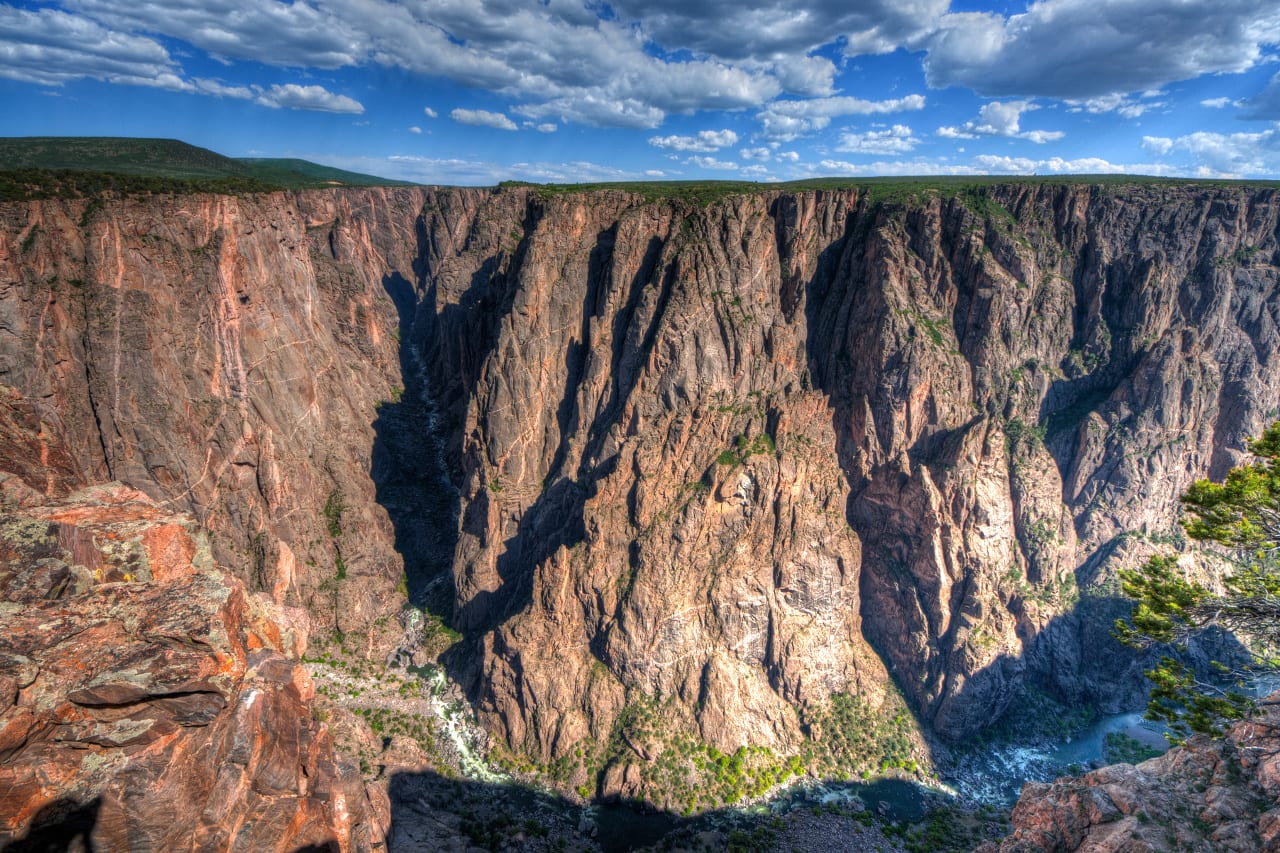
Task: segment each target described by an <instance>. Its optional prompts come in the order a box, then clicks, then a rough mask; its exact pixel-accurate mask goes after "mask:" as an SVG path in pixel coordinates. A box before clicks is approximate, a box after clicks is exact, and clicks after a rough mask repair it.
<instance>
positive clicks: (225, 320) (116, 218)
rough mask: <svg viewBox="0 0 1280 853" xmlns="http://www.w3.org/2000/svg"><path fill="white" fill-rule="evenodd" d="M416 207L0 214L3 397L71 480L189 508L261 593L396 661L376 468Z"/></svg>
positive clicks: (294, 201)
mask: <svg viewBox="0 0 1280 853" xmlns="http://www.w3.org/2000/svg"><path fill="white" fill-rule="evenodd" d="M424 196H425V194H424V192H422V191H419V190H400V189H396V190H389V189H388V190H378V189H375V190H359V191H348V192H342V193H338V192H313V193H297V194H283V193H281V194H269V195H250V196H244V197H237V196H156V197H133V198H125V199H106V200H104V199H93V200H84V199H76V200H47V201H34V202H30V203H28V204H21V205H4V206H0V383H3V384H5V385H8V386H11V387H12V388H15V389H16V393H18V394H19V396H20V397H22V398H23V399H24V400H26V401H27V404H28V405H30V406H31V407H33V409H34V411H35V414H36V417H37V418H38V420H39V421H40V423H41V424H42V426H41V430H42V432H43V433H45V434H47V437H48V441H50V442H52V441H55V440H65V442H66V445H67V446H68V448H69V452H70V456H71V460H72V462H71V464H73V465H74V470H75V474H76V476H77V477H79V478H80V479H82V480H84V481H86V482H106V481H110V480H119V481H123V482H127V483H129V484H130V485H131V486H133V487H135V488H137V489H141V490H142V491H144V492H146V493H147V494H148V495H149V496H151V497H152V498H154V499H156V500H159V501H162V502H164V504H165V505H166V506H168V507H171V508H174V509H178V510H183V511H187V512H191V513H192V514H193V515H194V516H195V517H196V519H197V521H198V523H199V524H200V525H201V526H202V527H203V528H205V529H207V530H208V531H210V533H211V535H212V542H213V547H214V554H215V557H216V558H217V560H218V562H219V564H221V565H222V566H224V567H226V568H227V569H228V570H229V571H234V572H235V573H237V574H238V575H240V577H241V579H242V580H243V581H244V582H245V583H246V584H247V585H248V586H249V587H250V589H251V590H254V591H266V592H268V593H270V594H271V595H272V597H273V598H274V599H275V600H276V601H278V602H280V603H282V604H289V605H302V606H306V607H307V608H308V609H309V610H310V611H311V612H312V614H313V616H314V617H315V622H316V627H317V630H325V631H334V630H338V631H358V632H361V633H362V635H363V636H365V637H366V638H367V640H366V642H367V644H368V645H369V648H370V650H371V652H372V651H373V650H374V649H377V650H378V651H379V652H380V653H383V652H385V649H386V648H387V647H389V646H391V645H393V644H394V642H396V636H395V633H396V631H395V630H393V629H395V627H396V626H395V622H394V618H391V619H390V620H388V618H386V617H388V614H389V615H390V617H394V616H395V614H396V610H397V606H396V603H397V602H398V601H401V600H403V599H402V596H400V595H399V594H398V593H397V592H396V588H397V586H400V585H401V580H402V568H401V560H400V557H399V556H398V555H397V553H396V552H395V550H394V539H393V533H392V529H391V525H390V522H389V521H388V519H387V515H386V513H385V511H383V510H382V509H381V508H380V507H379V506H378V505H377V503H376V502H375V487H374V484H373V483H372V481H371V480H370V465H371V459H370V454H371V448H372V446H373V444H374V438H375V430H374V423H375V421H376V419H377V412H378V406H379V404H380V403H383V402H388V401H391V400H392V399H393V398H395V397H397V396H398V395H399V393H400V389H401V386H402V380H401V378H400V345H399V336H400V326H401V312H402V311H403V312H408V313H412V310H413V304H414V300H415V297H414V285H413V281H414V278H415V274H414V272H413V264H414V261H415V258H416V257H417V254H418V248H417V246H418V239H417V233H416V231H415V225H416V222H417V217H418V211H419V209H420V208H421V206H422V202H423V198H424ZM397 300H398V302H397ZM375 623H379V625H380V626H382V627H377V626H375ZM388 623H389V624H388Z"/></svg>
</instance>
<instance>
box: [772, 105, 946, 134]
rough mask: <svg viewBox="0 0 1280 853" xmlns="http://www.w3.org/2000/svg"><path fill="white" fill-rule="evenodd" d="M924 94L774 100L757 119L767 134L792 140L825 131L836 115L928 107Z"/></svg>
mask: <svg viewBox="0 0 1280 853" xmlns="http://www.w3.org/2000/svg"><path fill="white" fill-rule="evenodd" d="M924 105H925V99H924V96H923V95H907V96H905V97H902V98H891V99H889V100H885V101H867V100H864V99H862V98H853V97H848V96H841V97H834V98H813V99H810V100H807V101H774V102H773V103H771V104H769V105H768V106H767V107H766V108H765V109H764V110H763V111H761V112H760V113H759V114H758V115H756V118H757V119H758V120H759V121H760V124H761V126H762V130H763V133H764V135H765V136H767V137H769V138H771V139H774V140H790V139H795V138H796V137H798V136H803V135H804V134H807V133H813V132H815V131H819V130H822V129H823V128H825V127H827V126H828V125H830V124H831V119H832V118H834V117H836V116H849V115H884V114H887V113H899V112H907V111H912V110H922V109H924Z"/></svg>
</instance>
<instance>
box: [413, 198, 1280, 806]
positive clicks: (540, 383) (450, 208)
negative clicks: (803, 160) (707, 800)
mask: <svg viewBox="0 0 1280 853" xmlns="http://www.w3.org/2000/svg"><path fill="white" fill-rule="evenodd" d="M1278 220H1280V199H1278V198H1277V196H1276V195H1275V194H1274V193H1272V192H1270V191H1247V192H1246V191H1237V190H1231V189H1222V190H1219V189H1211V188H1201V187H1197V186H1184V187H1176V188H1165V187H1125V188H1121V189H1113V188H1102V187H1088V186H1082V185H1048V184H1046V185H1017V186H1007V187H993V188H991V189H989V190H974V191H965V192H960V193H956V194H954V195H951V196H948V195H946V194H945V193H940V194H936V195H934V194H929V193H924V194H922V195H921V197H920V198H919V199H917V200H913V201H908V202H887V203H881V202H878V201H877V200H876V199H875V198H873V197H871V196H869V195H868V194H867V193H864V192H861V191H858V190H852V189H851V190H844V191H831V192H806V193H799V194H788V193H770V192H760V193H754V194H750V195H744V196H733V197H729V198H726V199H724V200H722V201H718V202H715V203H712V204H710V205H708V206H706V207H696V206H692V205H684V204H681V203H678V202H658V203H650V202H645V201H643V200H642V199H640V198H638V197H635V196H628V195H625V194H622V193H591V194H578V195H548V196H545V197H544V196H542V195H540V194H539V193H538V192H537V191H533V190H513V191H509V192H502V193H496V194H487V193H479V192H474V193H472V192H461V191H454V192H448V193H443V192H442V193H438V194H435V195H433V196H432V197H431V198H430V199H429V200H428V203H427V207H426V209H425V211H424V230H425V231H426V233H427V234H428V235H429V236H428V239H427V241H426V256H425V258H424V268H425V271H426V281H427V282H428V286H429V288H430V290H429V293H430V294H431V295H432V296H433V297H434V310H428V311H425V312H420V318H419V324H418V328H419V331H420V333H421V334H422V335H423V336H424V343H425V351H426V353H427V354H428V359H427V362H428V365H429V370H430V380H431V383H430V384H431V388H432V390H433V393H434V395H435V398H436V400H437V402H438V404H439V406H440V410H441V413H442V415H443V418H444V420H445V422H446V427H447V435H446V438H447V454H446V455H447V456H448V457H449V458H451V459H457V460H459V462H458V463H457V467H456V471H455V477H456V480H457V482H458V483H459V485H460V493H461V499H460V500H461V507H460V522H459V528H458V529H459V538H458V543H457V546H456V552H455V559H454V563H453V581H454V585H455V590H456V601H455V603H454V605H455V606H454V613H455V620H456V623H457V625H458V627H460V628H462V629H464V630H466V631H468V632H470V633H471V635H472V636H474V637H478V644H477V647H478V650H479V652H480V654H481V655H482V660H481V662H480V664H479V665H478V666H477V667H475V669H474V671H473V673H472V684H473V688H474V691H475V693H476V695H477V696H478V700H479V707H480V709H481V711H482V712H483V713H484V714H485V716H486V718H487V719H488V721H489V722H490V724H491V725H492V727H493V728H494V729H495V730H496V731H497V732H498V733H499V734H501V735H502V736H503V737H504V738H505V739H506V740H507V742H508V743H510V744H512V745H514V746H516V747H518V748H521V749H523V750H525V751H527V752H528V753H530V754H531V755H534V756H536V757H538V758H539V759H541V760H544V761H546V760H549V759H552V758H557V757H561V756H565V755H568V754H570V753H571V752H573V751H575V749H576V747H575V745H576V744H579V743H580V742H586V741H593V742H600V741H602V740H603V739H604V738H606V737H607V736H608V734H609V732H610V731H611V729H612V727H613V725H614V722H615V721H616V720H617V719H618V718H619V715H620V714H621V713H622V710H621V709H622V708H623V707H624V705H625V704H627V702H628V701H629V700H630V697H633V696H634V695H636V693H639V694H643V695H647V696H650V697H657V698H661V699H663V700H664V701H668V700H674V702H675V704H676V706H677V707H678V709H680V710H679V711H678V712H677V713H676V714H674V715H673V718H672V725H674V726H689V725H692V726H695V727H696V728H697V730H698V732H699V734H700V735H701V736H702V737H703V738H705V739H706V740H708V741H710V742H712V743H714V744H716V745H717V746H719V747H720V748H724V749H728V748H733V747H735V746H736V745H739V744H742V743H754V744H763V745H767V746H771V747H774V748H775V749H778V750H780V751H786V750H788V749H791V748H793V747H794V746H795V745H796V743H797V742H798V740H799V737H800V731H799V728H798V719H797V716H796V714H795V712H794V709H795V708H796V707H797V706H800V707H803V706H805V705H809V704H813V703H821V702H822V701H824V700H825V699H826V698H827V697H828V696H829V695H831V694H832V693H836V692H844V691H848V692H853V693H858V694H860V695H862V696H863V697H865V698H866V699H867V700H868V701H869V702H871V703H872V704H873V705H875V704H876V703H877V702H878V701H879V697H880V696H882V695H883V686H884V685H885V684H886V683H887V681H888V675H887V673H886V671H885V666H884V664H887V665H888V669H889V670H890V671H891V672H893V673H894V675H895V677H896V681H897V683H898V684H899V685H901V687H902V689H903V690H904V691H905V692H906V694H907V696H908V698H909V699H910V700H911V702H912V704H913V705H914V707H915V708H916V710H917V713H918V715H919V717H920V719H921V720H922V721H923V722H925V723H926V725H928V726H929V727H930V728H932V729H933V730H934V731H936V732H937V733H939V734H940V735H942V736H944V737H946V738H962V737H965V736H967V735H970V734H973V733H975V732H977V731H979V730H981V729H982V728H983V727H984V726H985V725H987V724H988V723H990V721H992V720H993V719H995V718H996V717H998V716H999V714H1000V712H1001V711H1002V710H1003V709H1004V708H1005V707H1006V705H1007V703H1008V702H1009V701H1010V698H1011V697H1012V696H1013V695H1014V694H1015V692H1016V691H1017V690H1018V689H1019V688H1020V686H1021V685H1022V684H1023V683H1024V682H1026V681H1027V680H1028V679H1034V680H1036V681H1038V682H1040V683H1042V684H1044V685H1046V686H1047V687H1048V688H1049V689H1051V690H1053V691H1054V692H1056V693H1057V694H1058V695H1059V696H1060V697H1061V698H1063V699H1065V700H1068V701H1073V702H1075V701H1090V702H1099V703H1102V704H1104V705H1121V706H1124V705H1131V704H1132V702H1134V701H1135V700H1138V699H1139V698H1140V696H1141V691H1142V689H1143V682H1142V678H1141V675H1140V672H1141V667H1140V666H1139V665H1137V664H1136V663H1135V661H1134V660H1133V657H1132V656H1131V655H1129V654H1127V653H1125V652H1124V651H1123V650H1122V649H1120V648H1119V647H1117V646H1116V645H1115V644H1114V643H1113V641H1111V639H1110V637H1109V629H1110V624H1111V621H1112V620H1113V619H1114V618H1115V616H1116V615H1117V614H1116V613H1115V610H1116V606H1115V605H1113V604H1112V603H1111V602H1110V601H1109V600H1108V599H1107V597H1106V596H1107V593H1108V590H1109V589H1113V588H1114V570H1115V568H1116V567H1117V566H1118V565H1125V564H1131V563H1133V562H1135V561H1137V560H1140V559H1142V558H1143V557H1144V555H1145V554H1147V553H1150V552H1151V550H1153V549H1154V547H1155V546H1156V542H1157V541H1158V540H1160V538H1161V537H1166V536H1171V535H1176V533H1177V530H1178V528H1177V526H1176V521H1175V519H1176V512H1177V506H1178V503H1177V500H1176V498H1177V495H1178V494H1180V493H1181V491H1182V490H1183V489H1185V487H1186V486H1187V485H1188V484H1189V483H1190V482H1191V481H1192V480H1193V479H1194V478H1196V477H1200V476H1204V475H1206V474H1214V473H1218V474H1220V473H1221V472H1222V471H1223V470H1225V468H1226V467H1227V466H1228V465H1230V464H1231V463H1232V462H1233V460H1235V459H1237V458H1239V457H1238V454H1239V452H1240V451H1241V449H1242V447H1243V439H1244V437H1245V436H1246V435H1248V434H1250V433H1256V432H1257V431H1258V430H1259V429H1260V428H1261V427H1262V425H1263V424H1265V423H1266V421H1267V420H1268V419H1269V418H1271V417H1273V416H1274V413H1275V412H1276V411H1277V410H1278V409H1280V374H1278V373H1277V371H1278V370H1280V362H1278V361H1277V359H1276V357H1275V356H1276V354H1277V352H1280V332H1278V330H1277V325H1276V321H1275V316H1276V311H1277V300H1280V290H1278V288H1277V281H1278V280H1280V276H1278V275H1277V273H1278V268H1277V266H1276V265H1275V262H1276V260H1277V251H1280V246H1277V243H1276V237H1275V234H1276V228H1277V223H1278ZM430 308H431V306H430V305H429V304H428V305H426V306H424V309H430ZM424 314H425V316H423V315H424ZM1079 588H1083V589H1085V590H1087V591H1088V592H1090V593H1091V597H1090V598H1088V599H1086V600H1085V601H1084V602H1083V603H1082V604H1081V606H1080V607H1079V608H1078V609H1075V610H1074V611H1073V607H1074V606H1075V603H1076V601H1077V598H1078V591H1077V590H1078V589H1079ZM873 649H874V650H875V651H874V652H873V651H872V650H873ZM882 660H883V663H882ZM681 715H683V716H684V717H686V719H685V720H681V719H679V717H680V716H681ZM615 775H616V774H615ZM607 781H609V782H610V784H611V785H613V784H614V783H615V782H616V781H617V780H616V779H614V777H613V776H610V777H609V779H608V780H607Z"/></svg>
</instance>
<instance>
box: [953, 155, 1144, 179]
mask: <svg viewBox="0 0 1280 853" xmlns="http://www.w3.org/2000/svg"><path fill="white" fill-rule="evenodd" d="M973 163H974V165H976V166H978V167H979V168H980V169H982V170H983V171H986V172H997V173H1001V174H1015V175H1033V174H1043V173H1046V172H1051V173H1053V174H1057V175H1120V174H1125V173H1128V172H1132V171H1135V167H1133V166H1126V165H1120V164H1116V163H1112V162H1110V161H1108V160H1104V159H1102V158H1101V157H1081V158H1078V159H1075V160H1064V159H1063V158H1061V157H1048V158H1045V159H1042V160H1036V159H1032V158H1030V157H1003V156H999V155H995V154H980V155H978V156H977V157H974V158H973ZM1145 171H1146V173H1148V174H1150V173H1151V170H1150V168H1147V169H1146V170H1145Z"/></svg>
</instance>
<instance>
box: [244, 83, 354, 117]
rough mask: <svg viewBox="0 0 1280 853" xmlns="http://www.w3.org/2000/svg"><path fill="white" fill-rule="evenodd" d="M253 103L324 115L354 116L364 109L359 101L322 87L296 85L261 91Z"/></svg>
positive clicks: (274, 87)
mask: <svg viewBox="0 0 1280 853" xmlns="http://www.w3.org/2000/svg"><path fill="white" fill-rule="evenodd" d="M254 101H255V102H256V103H259V104H262V105H263V106H264V107H272V108H280V107H287V108H288V109H291V110H318V111H320V112H326V113H355V114H356V115H359V114H360V113H363V112H364V107H363V106H362V105H361V104H360V102H359V101H356V100H352V99H351V98H348V97H347V96H346V95H336V94H334V93H333V92H330V91H329V90H328V89H326V88H325V87H323V86H299V85H298V84H296V83H288V84H286V85H283V86H272V87H270V88H268V89H261V90H259V91H258V95H257V97H256V98H254Z"/></svg>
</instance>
